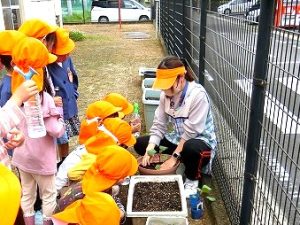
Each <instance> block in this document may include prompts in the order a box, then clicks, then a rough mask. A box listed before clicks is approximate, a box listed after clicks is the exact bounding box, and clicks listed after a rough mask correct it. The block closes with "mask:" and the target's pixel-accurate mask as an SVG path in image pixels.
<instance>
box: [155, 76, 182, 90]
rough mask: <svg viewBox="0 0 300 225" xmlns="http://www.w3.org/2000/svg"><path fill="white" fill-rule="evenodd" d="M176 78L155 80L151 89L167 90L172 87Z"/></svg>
mask: <svg viewBox="0 0 300 225" xmlns="http://www.w3.org/2000/svg"><path fill="white" fill-rule="evenodd" d="M176 78H177V77H170V78H155V80H154V83H153V86H152V88H153V89H160V90H167V89H169V88H171V87H172V86H173V84H174V83H175V80H176Z"/></svg>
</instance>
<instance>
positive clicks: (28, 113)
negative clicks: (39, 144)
mask: <svg viewBox="0 0 300 225" xmlns="http://www.w3.org/2000/svg"><path fill="white" fill-rule="evenodd" d="M14 70H15V71H17V72H18V73H19V74H21V75H23V76H24V78H25V79H26V80H30V79H31V77H32V76H33V75H34V74H37V72H36V71H35V70H34V69H33V68H31V67H29V71H28V72H27V73H24V72H23V71H22V70H21V69H20V68H19V67H17V66H14ZM24 110H25V118H26V124H27V130H28V136H29V137H31V138H40V137H44V136H45V135H46V128H45V124H44V118H43V112H42V106H41V98H40V95H39V93H37V94H36V95H35V96H33V97H31V98H30V99H28V100H27V101H26V102H24Z"/></svg>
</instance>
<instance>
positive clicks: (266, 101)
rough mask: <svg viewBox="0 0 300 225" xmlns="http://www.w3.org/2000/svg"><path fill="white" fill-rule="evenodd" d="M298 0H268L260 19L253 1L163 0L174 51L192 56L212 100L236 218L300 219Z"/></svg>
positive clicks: (218, 164)
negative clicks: (237, 5)
mask: <svg viewBox="0 0 300 225" xmlns="http://www.w3.org/2000/svg"><path fill="white" fill-rule="evenodd" d="M246 2H247V1H246ZM253 4H254V3H253ZM298 6H299V8H300V1H279V0H278V1H275V0H273V1H268V0H261V1H260V5H259V6H258V9H259V10H260V12H259V14H258V15H259V23H258V22H257V21H256V19H257V17H256V16H257V14H256V16H255V15H254V16H253V17H249V14H247V12H246V11H247V9H248V10H249V8H251V7H252V6H245V8H243V10H244V11H245V12H244V13H242V14H238V13H234V12H233V9H232V11H231V12H230V13H228V11H225V10H226V7H224V6H222V3H220V1H219V2H218V1H209V0H200V1H193V0H164V1H160V7H159V8H160V9H159V10H160V12H159V13H160V24H159V26H160V34H161V38H162V39H163V42H164V43H165V46H166V48H167V49H168V53H169V54H174V55H177V56H180V57H185V58H186V59H187V61H188V63H189V65H190V66H191V68H192V69H193V71H194V73H195V74H196V75H197V76H198V78H199V82H200V83H202V84H203V85H204V87H205V88H206V90H207V91H208V92H209V95H210V98H211V99H212V101H213V107H214V112H215V113H214V114H215V116H214V117H215V123H216V128H217V135H218V150H217V157H216V159H215V163H214V169H213V173H214V176H215V178H216V180H217V182H218V184H219V188H220V191H221V194H222V198H223V199H224V201H225V203H226V208H227V212H228V215H229V217H230V220H231V222H232V224H241V225H246V224H255V225H256V224H272V225H273V224H279V225H285V224H289V225H290V224H299V221H300V201H299V200H300V194H299V192H300V176H299V173H300V151H299V150H300V138H299V137H300V136H299V135H300V116H299V111H300V82H299V79H300V75H299V67H300V53H299V51H300V47H299V46H300V34H299V32H298V30H299V24H298V21H296V19H294V20H292V18H298V17H299V23H300V15H299V16H298V14H296V13H295V17H293V16H294V15H293V14H292V13H293V9H296V11H297V9H298ZM272 8H273V10H271V9H272ZM279 9H280V10H281V11H280V12H278V10H279ZM222 10H223V11H222ZM256 10H257V9H256ZM240 11H242V9H240ZM287 12H290V14H287ZM299 13H300V10H299ZM244 14H245V15H248V16H247V17H246V16H244ZM288 15H289V16H288ZM284 24H285V25H287V24H290V25H293V26H292V28H293V29H291V26H289V29H287V28H284V27H283V25H284Z"/></svg>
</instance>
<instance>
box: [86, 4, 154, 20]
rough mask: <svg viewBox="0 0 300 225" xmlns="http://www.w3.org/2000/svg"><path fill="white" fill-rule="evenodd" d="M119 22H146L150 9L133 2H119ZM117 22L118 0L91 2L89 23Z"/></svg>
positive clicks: (149, 16)
mask: <svg viewBox="0 0 300 225" xmlns="http://www.w3.org/2000/svg"><path fill="white" fill-rule="evenodd" d="M120 8H121V21H148V20H150V18H151V8H147V7H145V6H143V5H141V4H140V3H138V2H136V1H134V0H121V6H120ZM117 21H119V2H118V0H100V1H93V2H92V10H91V22H98V23H105V22H117Z"/></svg>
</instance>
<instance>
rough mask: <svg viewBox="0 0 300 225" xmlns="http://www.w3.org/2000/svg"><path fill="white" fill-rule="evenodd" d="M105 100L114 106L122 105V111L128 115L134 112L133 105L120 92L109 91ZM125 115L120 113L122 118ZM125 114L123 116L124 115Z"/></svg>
mask: <svg viewBox="0 0 300 225" xmlns="http://www.w3.org/2000/svg"><path fill="white" fill-rule="evenodd" d="M103 100H104V101H107V102H110V103H111V104H113V105H114V106H117V107H121V108H122V110H121V112H122V113H123V114H124V115H125V116H126V115H129V114H130V113H132V112H133V105H132V104H131V103H130V102H129V101H128V100H127V99H126V98H125V97H124V96H123V95H121V94H118V93H109V94H107V95H106V96H105V97H104V99H103ZM124 115H122V114H121V115H120V118H123V117H124ZM122 116H123V117H122Z"/></svg>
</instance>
